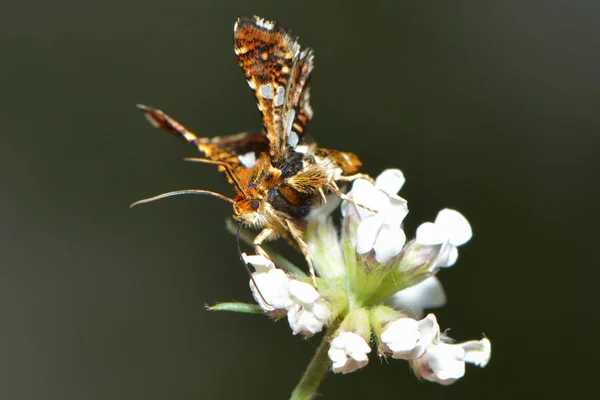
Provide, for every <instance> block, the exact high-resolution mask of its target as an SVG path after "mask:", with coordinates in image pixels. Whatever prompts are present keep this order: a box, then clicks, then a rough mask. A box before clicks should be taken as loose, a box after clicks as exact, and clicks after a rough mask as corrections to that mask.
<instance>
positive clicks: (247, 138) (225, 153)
mask: <svg viewBox="0 0 600 400" xmlns="http://www.w3.org/2000/svg"><path fill="white" fill-rule="evenodd" d="M138 108H140V109H141V110H142V111H144V115H145V116H146V119H148V121H150V123H151V124H152V125H154V126H155V127H157V128H160V129H164V130H166V131H169V132H171V133H172V134H174V135H175V136H177V137H180V138H182V139H184V140H186V141H187V142H190V143H192V144H194V145H196V147H197V148H198V150H200V152H201V153H202V154H203V155H204V156H205V157H206V158H207V159H209V160H211V161H216V162H221V163H225V164H227V165H228V166H229V167H230V169H231V170H233V171H237V170H238V169H239V168H251V167H253V166H254V163H255V160H256V159H258V158H259V157H260V154H261V153H264V152H266V151H267V150H268V148H269V142H268V140H267V137H266V136H265V135H264V134H262V133H250V132H243V133H238V134H237V135H230V136H217V137H213V138H210V139H209V138H200V137H198V136H196V135H195V134H194V133H192V132H190V131H189V130H187V129H186V128H185V127H184V126H183V125H181V124H180V123H179V122H177V121H175V120H174V119H173V118H171V117H170V116H169V115H167V114H166V113H164V112H163V111H162V110H158V109H156V108H153V107H148V106H145V105H141V104H140V105H138Z"/></svg>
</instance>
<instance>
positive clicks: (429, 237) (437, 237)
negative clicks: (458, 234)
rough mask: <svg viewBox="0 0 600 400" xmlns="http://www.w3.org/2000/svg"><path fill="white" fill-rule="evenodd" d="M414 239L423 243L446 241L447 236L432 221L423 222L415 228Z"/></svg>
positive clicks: (430, 243) (432, 243)
mask: <svg viewBox="0 0 600 400" xmlns="http://www.w3.org/2000/svg"><path fill="white" fill-rule="evenodd" d="M415 241H416V242H417V243H419V244H424V245H435V244H441V243H446V242H447V241H448V236H447V235H446V232H444V231H443V230H442V229H441V228H440V227H439V226H438V225H436V224H434V223H433V222H424V223H422V224H421V225H419V227H418V228H417V234H416V238H415Z"/></svg>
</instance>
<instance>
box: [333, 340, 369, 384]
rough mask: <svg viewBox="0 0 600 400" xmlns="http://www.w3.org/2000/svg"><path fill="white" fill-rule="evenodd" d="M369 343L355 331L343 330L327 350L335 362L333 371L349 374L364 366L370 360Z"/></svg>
mask: <svg viewBox="0 0 600 400" xmlns="http://www.w3.org/2000/svg"><path fill="white" fill-rule="evenodd" d="M370 352H371V348H370V347H369V344H368V343H367V342H366V341H365V339H364V338H362V337H361V336H360V335H357V334H356V333H354V332H341V333H340V334H338V335H337V336H336V337H335V338H334V339H333V340H332V341H331V347H330V348H329V351H328V352H327V355H328V356H329V359H330V360H331V362H332V363H333V372H335V373H342V374H347V373H349V372H354V371H356V370H357V369H359V368H362V367H364V366H365V365H367V363H368V362H369V358H368V356H367V354H368V353H370Z"/></svg>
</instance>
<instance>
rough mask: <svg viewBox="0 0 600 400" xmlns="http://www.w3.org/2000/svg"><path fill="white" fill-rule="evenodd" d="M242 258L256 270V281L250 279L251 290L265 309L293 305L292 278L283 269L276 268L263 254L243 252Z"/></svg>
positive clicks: (254, 275)
mask: <svg viewBox="0 0 600 400" xmlns="http://www.w3.org/2000/svg"><path fill="white" fill-rule="evenodd" d="M242 258H243V259H244V262H246V263H247V264H250V265H252V266H253V267H254V269H255V271H256V272H253V273H252V278H253V279H254V281H252V280H250V290H251V291H252V296H254V299H255V300H256V302H257V303H258V305H259V306H260V308H262V310H263V311H266V312H270V311H275V310H282V309H287V308H289V307H291V306H292V305H293V301H292V299H291V298H290V293H289V286H290V279H289V277H288V276H287V274H286V273H285V272H284V271H283V270H281V269H277V268H275V264H273V262H272V261H271V260H269V259H268V258H266V257H263V256H259V255H253V256H248V255H246V253H243V254H242ZM255 283H256V286H258V290H257V288H256V286H255V285H254V284H255ZM259 290H260V293H259ZM267 303H268V304H267Z"/></svg>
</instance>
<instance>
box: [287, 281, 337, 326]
mask: <svg viewBox="0 0 600 400" xmlns="http://www.w3.org/2000/svg"><path fill="white" fill-rule="evenodd" d="M289 294H290V299H291V302H292V305H291V306H289V307H288V322H289V324H290V327H291V328H292V331H293V333H294V335H296V334H298V333H303V334H305V335H308V334H311V335H314V334H315V333H317V332H320V331H321V330H322V329H323V325H324V324H325V323H326V322H327V320H328V319H329V317H330V315H331V310H330V308H329V306H328V304H327V302H326V301H325V300H324V299H323V298H322V297H321V295H320V294H319V292H318V291H317V290H316V289H315V288H314V287H313V286H312V285H309V284H308V283H304V282H300V281H298V280H295V279H291V280H290V284H289Z"/></svg>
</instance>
